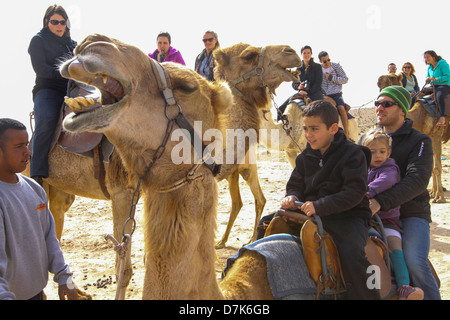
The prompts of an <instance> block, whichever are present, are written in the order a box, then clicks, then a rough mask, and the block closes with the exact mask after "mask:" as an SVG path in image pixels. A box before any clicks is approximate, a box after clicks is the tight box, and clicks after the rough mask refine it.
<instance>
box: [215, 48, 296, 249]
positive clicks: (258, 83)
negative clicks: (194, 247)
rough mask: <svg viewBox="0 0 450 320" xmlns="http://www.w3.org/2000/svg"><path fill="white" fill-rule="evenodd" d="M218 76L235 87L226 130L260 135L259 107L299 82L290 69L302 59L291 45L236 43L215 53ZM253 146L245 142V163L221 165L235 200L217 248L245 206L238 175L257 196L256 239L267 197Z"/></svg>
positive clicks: (262, 106) (223, 242)
mask: <svg viewBox="0 0 450 320" xmlns="http://www.w3.org/2000/svg"><path fill="white" fill-rule="evenodd" d="M214 56H215V59H216V60H215V61H216V68H215V71H214V75H215V78H216V79H219V80H222V81H227V82H228V83H229V84H230V87H231V88H232V92H233V96H234V105H233V107H232V108H229V109H228V110H227V111H225V113H226V116H227V117H228V118H229V119H230V121H229V124H228V126H227V129H236V130H243V131H244V132H246V133H247V132H254V133H256V134H258V131H259V129H260V119H259V113H260V110H263V109H266V108H267V105H268V104H269V103H270V94H271V93H274V92H275V90H276V89H277V88H278V87H279V86H280V84H281V83H282V82H284V81H297V79H298V78H297V76H296V73H295V72H291V71H289V70H287V69H288V68H295V67H296V66H299V65H300V62H301V61H300V58H299V57H298V55H297V54H296V52H295V51H294V50H293V49H291V48H290V47H289V46H267V47H265V48H256V47H253V46H250V45H248V44H243V43H240V44H236V45H234V46H231V47H229V48H226V49H223V50H217V51H215V53H214ZM254 142H255V143H254V145H252V146H248V145H246V146H245V148H246V150H245V154H246V159H245V163H244V164H237V163H238V162H236V161H235V162H234V163H232V164H224V165H222V170H221V173H220V174H219V177H218V179H219V180H220V179H223V178H225V179H227V181H228V186H229V190H230V195H231V199H232V208H231V213H230V219H229V221H228V224H227V228H226V231H225V233H224V234H223V236H222V239H221V240H220V241H219V242H218V243H217V248H222V247H224V246H225V245H226V242H227V240H228V237H229V235H230V232H231V228H232V226H233V223H234V221H235V220H236V218H237V216H238V214H239V211H240V210H241V208H242V200H241V195H240V191H239V175H241V176H242V177H243V178H244V180H245V181H246V182H247V184H248V186H249V187H250V190H251V192H252V194H253V196H254V197H255V225H254V232H253V235H252V238H251V240H250V242H253V241H255V240H256V231H257V229H256V228H257V225H258V223H259V220H260V218H261V214H262V212H263V209H264V206H265V203H266V199H265V197H264V194H263V192H262V190H261V186H260V184H259V179H258V172H257V165H256V162H255V161H252V160H251V159H256V151H255V150H256V149H255V147H256V139H255V140H254Z"/></svg>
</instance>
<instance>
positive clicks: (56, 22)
mask: <svg viewBox="0 0 450 320" xmlns="http://www.w3.org/2000/svg"><path fill="white" fill-rule="evenodd" d="M49 22H50V24H52V25H54V26H57V25H58V24H60V25H62V26H65V25H66V23H67V22H66V20H61V21H59V20H50V21H49Z"/></svg>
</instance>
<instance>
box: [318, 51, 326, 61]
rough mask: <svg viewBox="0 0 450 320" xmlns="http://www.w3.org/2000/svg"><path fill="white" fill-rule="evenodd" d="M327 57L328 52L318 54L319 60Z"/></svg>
mask: <svg viewBox="0 0 450 320" xmlns="http://www.w3.org/2000/svg"><path fill="white" fill-rule="evenodd" d="M327 55H328V52H326V51H320V52H319V60H320V59H322V58H323V57H326V56H327Z"/></svg>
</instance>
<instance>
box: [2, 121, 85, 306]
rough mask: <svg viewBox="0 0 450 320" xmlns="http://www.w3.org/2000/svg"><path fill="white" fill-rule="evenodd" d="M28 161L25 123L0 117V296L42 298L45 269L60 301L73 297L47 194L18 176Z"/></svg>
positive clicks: (73, 287) (23, 177) (70, 279)
mask: <svg viewBox="0 0 450 320" xmlns="http://www.w3.org/2000/svg"><path fill="white" fill-rule="evenodd" d="M29 159H30V150H29V149H28V133H27V130H26V127H25V126H24V125H23V124H22V123H20V122H18V121H16V120H13V119H7V118H3V119H0V300H13V299H17V300H43V299H44V292H43V289H44V288H45V287H46V285H47V282H48V272H51V273H53V274H54V275H55V276H54V281H55V282H57V283H58V284H59V289H58V294H59V297H60V299H62V300H64V299H65V297H67V298H68V299H69V300H76V299H77V298H78V294H77V290H76V288H75V285H74V284H73V283H72V272H71V271H70V269H69V266H68V265H67V264H66V262H65V261H64V257H63V253H62V251H61V247H60V245H59V242H58V239H57V238H56V233H55V223H54V220H53V216H52V214H51V212H50V210H49V208H48V202H47V195H46V193H45V191H44V189H42V187H41V186H40V185H39V184H37V183H36V181H34V180H33V179H30V178H28V177H25V176H23V175H21V174H19V173H20V172H22V171H23V170H25V168H26V166H27V165H28V162H29Z"/></svg>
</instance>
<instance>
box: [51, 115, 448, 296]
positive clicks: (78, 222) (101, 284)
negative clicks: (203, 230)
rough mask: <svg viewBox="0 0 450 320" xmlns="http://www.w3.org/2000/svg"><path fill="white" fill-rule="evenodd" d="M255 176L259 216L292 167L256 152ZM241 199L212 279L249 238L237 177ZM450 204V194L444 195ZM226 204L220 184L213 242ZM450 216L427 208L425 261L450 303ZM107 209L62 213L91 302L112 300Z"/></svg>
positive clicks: (137, 265) (139, 235) (271, 205)
mask: <svg viewBox="0 0 450 320" xmlns="http://www.w3.org/2000/svg"><path fill="white" fill-rule="evenodd" d="M351 113H352V114H353V115H354V116H355V117H356V118H357V121H358V125H359V129H360V133H362V132H365V131H367V129H368V128H369V127H371V126H372V125H373V124H374V123H375V111H374V109H373V108H361V109H354V110H351ZM449 151H450V145H449V144H447V145H444V150H443V159H444V160H443V161H442V163H443V172H442V175H443V177H442V181H443V184H444V186H446V187H447V188H448V189H450V186H449V165H450V160H448V159H447V157H449V156H450V154H449ZM258 170H259V171H258V173H259V178H260V183H261V187H262V189H263V192H264V195H265V197H266V199H267V203H266V206H265V209H264V213H263V215H266V214H269V213H272V212H273V211H275V210H277V209H278V208H279V205H280V201H281V199H282V197H283V195H284V191H285V184H286V181H287V180H288V178H289V176H290V173H291V170H292V169H291V167H290V165H289V163H288V162H287V160H286V157H285V155H284V152H283V151H280V152H279V153H278V152H273V151H272V152H271V153H270V155H268V154H267V153H266V152H265V150H264V148H260V149H259V158H258ZM240 187H241V195H242V200H243V203H244V206H243V208H242V210H241V212H240V214H239V216H238V218H237V219H236V222H235V224H234V226H233V229H232V231H231V234H230V239H229V241H228V243H227V247H226V248H224V249H219V250H217V255H218V257H219V260H220V264H219V263H218V262H217V263H216V272H217V278H218V279H220V276H221V272H222V266H225V261H226V259H227V258H228V257H230V256H232V255H233V254H234V253H235V252H236V251H237V250H238V249H239V248H240V247H241V246H243V245H245V244H247V243H248V241H249V240H250V237H251V235H252V231H253V230H252V229H253V224H254V220H255V212H254V199H253V196H252V194H251V192H250V189H249V188H248V186H247V185H246V184H245V182H244V181H243V180H242V179H241V183H240ZM446 197H447V201H450V191H446ZM230 208H231V200H230V196H229V193H228V185H227V182H226V181H222V182H220V183H219V207H218V208H217V240H218V239H220V238H221V237H222V234H223V232H224V231H225V228H226V225H227V222H228V217H229V210H230ZM142 214H143V211H142V204H141V203H140V204H139V205H138V208H137V211H136V217H137V228H136V231H135V234H134V236H133V239H132V263H133V266H134V267H133V268H134V275H133V278H132V280H131V283H130V285H129V287H128V291H127V295H126V299H128V300H138V299H141V297H142V287H143V279H144V264H143V255H144V248H143V247H144V240H143V239H144V238H143V230H142V223H141V221H142V219H141V218H142ZM447 214H450V206H449V205H448V204H434V203H433V204H432V219H433V222H432V223H431V225H430V228H431V250H430V260H431V262H432V263H433V265H434V267H435V269H436V271H437V273H438V275H439V277H440V280H441V296H442V299H446V300H448V299H450V267H449V266H450V224H449V222H448V219H447ZM112 228H113V226H112V219H111V205H110V203H109V202H107V201H98V200H92V199H87V198H81V197H77V199H76V200H75V202H74V204H73V206H72V207H71V209H70V210H69V211H68V212H67V214H66V220H65V226H64V232H63V236H62V239H61V247H62V250H63V252H64V255H65V259H66V261H67V262H68V263H69V265H70V267H71V270H72V271H73V272H74V281H75V283H76V284H77V285H78V287H79V288H80V289H82V290H84V291H86V292H87V293H88V294H90V295H92V297H93V299H94V300H113V299H114V297H115V291H116V284H115V270H114V260H115V252H114V250H113V245H112V243H111V242H110V241H106V240H105V239H104V235H105V234H112V232H113V231H112V230H113V229H112ZM45 293H46V294H47V297H48V299H49V300H56V299H58V294H57V286H56V284H55V283H54V282H53V281H52V280H51V277H50V280H49V284H48V286H47V288H46V289H45Z"/></svg>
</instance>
